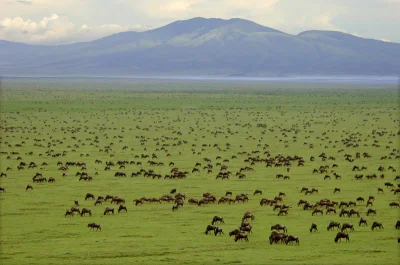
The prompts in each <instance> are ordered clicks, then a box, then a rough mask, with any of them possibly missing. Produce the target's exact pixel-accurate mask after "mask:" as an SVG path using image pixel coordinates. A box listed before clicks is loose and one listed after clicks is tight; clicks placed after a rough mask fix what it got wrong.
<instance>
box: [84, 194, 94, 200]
mask: <svg viewBox="0 0 400 265" xmlns="http://www.w3.org/2000/svg"><path fill="white" fill-rule="evenodd" d="M88 199H93V200H94V195H93V194H91V193H87V194H86V196H85V201H86V200H88Z"/></svg>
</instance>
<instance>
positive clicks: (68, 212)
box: [65, 210, 74, 217]
mask: <svg viewBox="0 0 400 265" xmlns="http://www.w3.org/2000/svg"><path fill="white" fill-rule="evenodd" d="M67 216H74V213H73V212H72V211H71V210H66V211H65V217H67Z"/></svg>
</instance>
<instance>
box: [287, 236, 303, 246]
mask: <svg viewBox="0 0 400 265" xmlns="http://www.w3.org/2000/svg"><path fill="white" fill-rule="evenodd" d="M291 242H292V243H293V242H296V244H297V245H299V244H300V240H299V237H297V236H288V237H287V238H286V241H285V243H286V245H287V244H288V243H291Z"/></svg>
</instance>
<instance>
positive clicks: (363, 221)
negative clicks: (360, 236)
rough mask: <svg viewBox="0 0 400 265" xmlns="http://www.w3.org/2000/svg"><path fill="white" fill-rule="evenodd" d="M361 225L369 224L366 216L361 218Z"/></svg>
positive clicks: (359, 223) (359, 224)
mask: <svg viewBox="0 0 400 265" xmlns="http://www.w3.org/2000/svg"><path fill="white" fill-rule="evenodd" d="M361 225H366V226H368V223H367V220H366V219H365V218H361V219H360V221H359V222H358V226H361Z"/></svg>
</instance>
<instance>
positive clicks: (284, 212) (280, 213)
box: [278, 208, 289, 216]
mask: <svg viewBox="0 0 400 265" xmlns="http://www.w3.org/2000/svg"><path fill="white" fill-rule="evenodd" d="M288 210H289V209H288V208H285V209H282V208H281V209H280V210H279V213H278V216H281V215H287V214H288Z"/></svg>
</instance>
